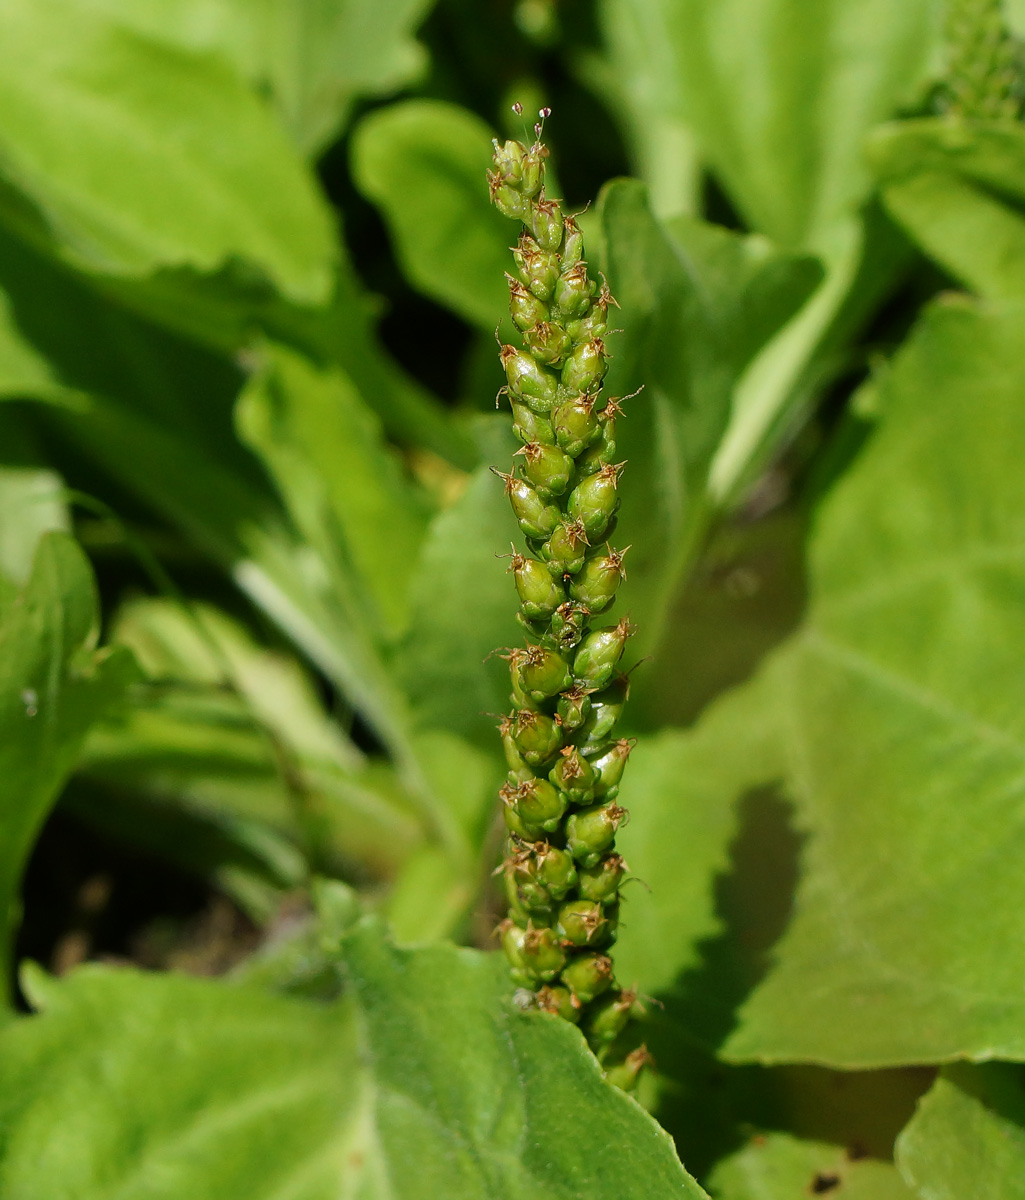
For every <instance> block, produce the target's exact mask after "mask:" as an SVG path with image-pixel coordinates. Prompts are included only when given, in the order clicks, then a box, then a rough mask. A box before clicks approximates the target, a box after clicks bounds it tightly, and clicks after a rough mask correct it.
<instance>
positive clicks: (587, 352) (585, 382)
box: [562, 337, 609, 392]
mask: <svg viewBox="0 0 1025 1200" xmlns="http://www.w3.org/2000/svg"><path fill="white" fill-rule="evenodd" d="M608 369H609V364H608V361H607V359H606V356H605V343H604V342H603V341H602V340H601V338H598V337H596V338H591V340H590V341H589V342H580V343H579V344H578V345H576V346H574V347H573V349H572V351H571V352H570V353H569V354H568V355H567V357H566V362H565V363H564V365H563V368H562V386H563V387H564V388H569V389H570V390H571V391H574V392H587V391H590V390H591V389H592V388H595V387H597V386H598V384H599V383H601V381H602V380H603V379H604V378H605V372H606V371H607V370H608Z"/></svg>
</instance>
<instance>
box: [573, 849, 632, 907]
mask: <svg viewBox="0 0 1025 1200" xmlns="http://www.w3.org/2000/svg"><path fill="white" fill-rule="evenodd" d="M625 874H626V863H625V862H624V861H623V857H622V855H620V854H607V855H606V856H605V857H604V858H603V859H602V860H601V862H599V863H596V864H595V865H594V866H593V867H581V868H580V870H579V872H578V877H579V887H580V894H581V896H583V897H584V898H585V899H587V900H597V901H599V902H601V903H603V904H604V903H606V902H607V901H612V900H615V898H616V896H617V895H618V894H619V885H620V883H621V882H622V879H623V876H624V875H625Z"/></svg>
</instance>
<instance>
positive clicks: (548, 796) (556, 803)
mask: <svg viewBox="0 0 1025 1200" xmlns="http://www.w3.org/2000/svg"><path fill="white" fill-rule="evenodd" d="M498 795H499V797H500V798H501V800H502V803H503V804H504V805H505V806H506V808H507V809H509V808H512V809H513V810H515V812H516V815H517V816H518V817H519V819H520V824H521V825H522V826H523V827H524V829H525V830H526V831H527V832H526V833H525V834H523V835H521V836H523V837H525V838H527V839H528V840H529V839H531V838H535V837H538V836H539V835H540V834H542V833H552V832H553V831H554V830H556V829H558V827H559V823H560V822H561V820H562V818H563V815H564V813H565V812H566V797H565V796H563V795H562V794H561V793H560V792H559V791H558V789H557V788H554V787H552V785H551V784H550V783H549V782H548V780H547V779H528V780H526V782H525V783H520V784H517V785H516V786H515V787H513V786H512V785H511V784H508V783H506V784H503V785H502V787H501V788H500V789H499V792H498ZM506 825H509V822H508V821H507V822H506ZM514 832H515V831H514Z"/></svg>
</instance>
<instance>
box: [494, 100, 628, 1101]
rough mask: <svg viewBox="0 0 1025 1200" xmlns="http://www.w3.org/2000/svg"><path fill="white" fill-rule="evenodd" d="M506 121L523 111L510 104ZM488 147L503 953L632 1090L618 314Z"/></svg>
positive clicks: (558, 213)
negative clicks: (504, 503)
mask: <svg viewBox="0 0 1025 1200" xmlns="http://www.w3.org/2000/svg"><path fill="white" fill-rule="evenodd" d="M514 111H517V112H521V111H522V109H521V108H520V106H519V105H515V106H514ZM548 115H549V110H548V109H542V110H541V112H540V114H539V116H540V117H541V122H540V123H539V124H537V125H535V126H534V134H535V140H534V143H533V145H530V146H525V145H523V144H522V143H520V142H516V141H507V142H505V143H504V144H500V143H499V142H498V141H496V142H495V143H494V145H495V154H494V160H493V161H494V169H493V170H491V171H489V172H488V187H489V189H490V193H491V200H492V203H494V205H495V206H496V208H498V210H499V211H500V212H502V213H503V214H504V215H505V216H507V217H511V218H513V219H515V220H518V221H519V222H520V223H521V225H522V231H521V234H520V237H519V240H518V242H517V244H516V247H515V249H514V250H513V260H514V266H515V271H514V272H513V273H509V274H507V275H506V279H507V281H508V284H509V309H510V314H511V316H512V321H513V324H514V326H515V327H516V329H517V330H518V332H519V335H520V338H521V340H522V342H523V345H522V346H502V347H501V350H500V353H499V358H500V360H501V363H502V367H503V369H504V371H505V377H506V381H507V384H506V387H505V388H503V389H502V394H504V395H505V396H507V398H508V401H509V403H510V405H511V407H512V412H513V422H514V423H513V428H514V430H515V432H516V435H517V437H518V438H519V440H520V441H521V442H522V443H523V445H522V448H521V449H520V450H519V451H518V452H517V455H516V457H515V459H514V465H513V468H512V471H511V472H510V473H509V474H506V473H504V472H501V471H496V474H498V475H499V476H500V478H501V479H502V480H503V481H504V483H505V492H506V495H507V496H508V497H509V502H510V505H511V507H512V510H513V515H514V516H515V518H516V522H517V524H518V525H519V528H520V532H521V533H522V534H523V536H524V541H525V543H526V547H525V552H524V553H521V552H520V551H519V550H517V549H515V548H514V550H513V554H512V561H511V566H510V571H511V573H512V575H513V578H514V581H515V585H516V594H517V596H518V597H519V601H520V611H519V614H518V616H519V620H520V623H521V625H522V626H523V627H524V629H525V630H526V633H527V638H526V646H525V647H524V648H519V647H517V648H514V649H512V650H509V651H507V652H506V655H505V656H506V657H507V659H508V661H509V667H510V673H511V676H512V696H511V700H512V705H513V711H512V713H511V714H509V715H507V716H505V717H503V719H502V723H501V726H500V733H501V736H502V741H503V747H504V749H505V752H506V759H507V761H508V764H509V768H510V770H509V777H508V779H507V781H506V783H505V784H504V785H503V787H502V789H501V793H500V799H501V801H502V806H503V811H504V816H505V823H506V827H507V830H508V839H507V842H506V846H505V860H504V862H503V864H502V866H501V867H500V868H499V871H498V873H499V874H500V875H502V876H503V877H504V881H505V890H506V895H507V897H508V901H509V914H508V916H507V918H506V919H505V920H504V921H503V922H502V925H501V927H500V933H501V938H502V944H503V947H504V949H505V952H506V955H507V957H508V959H509V966H510V971H511V973H512V976H513V979H514V981H515V982H516V983H517V984H518V985H520V986H521V987H526V988H529V989H531V990H532V991H533V992H534V996H535V1001H534V1003H535V1007H537V1008H539V1009H541V1010H543V1011H545V1012H549V1013H553V1014H556V1015H557V1016H559V1017H561V1018H562V1019H564V1020H568V1021H571V1022H573V1024H575V1025H578V1026H579V1027H580V1028H581V1030H582V1031H583V1032H584V1034H585V1036H586V1037H587V1038H588V1041H589V1043H590V1045H591V1048H592V1050H593V1051H594V1052H595V1054H596V1055H597V1056H598V1058H599V1060H600V1061H601V1062H602V1063H603V1065H604V1066H605V1070H606V1076H607V1078H608V1079H609V1080H610V1081H611V1082H613V1083H615V1084H617V1086H620V1087H623V1088H627V1089H629V1088H632V1087H633V1086H634V1084H635V1083H636V1082H637V1078H638V1076H639V1074H640V1072H641V1068H642V1067H643V1066H644V1064H645V1063H646V1062H647V1061H648V1060H647V1055H646V1052H644V1053H638V1052H636V1051H634V1052H633V1053H632V1054H629V1055H626V1056H625V1057H624V1054H623V1052H622V1051H621V1050H617V1045H618V1041H617V1039H618V1038H619V1035H620V1034H621V1033H622V1030H623V1029H624V1027H625V1026H626V1024H627V1022H628V1021H629V1019H630V1016H631V1013H632V1012H633V1011H634V1008H635V993H634V992H633V991H632V990H630V989H627V988H624V987H622V986H621V985H620V984H619V983H617V982H616V979H615V974H614V966H613V963H612V959H611V957H610V951H611V948H612V946H613V943H614V942H615V940H616V930H617V926H618V920H619V908H620V884H621V883H622V881H623V878H624V875H625V872H626V867H625V864H624V862H623V859H622V857H621V856H620V855H619V854H617V853H616V849H615V838H616V832H617V830H618V829H619V828H620V827H621V826H622V825H623V823H624V822H625V820H626V819H627V815H628V814H627V811H626V809H625V808H623V807H622V806H621V805H620V804H619V803H618V797H619V792H620V780H621V777H622V774H623V768H624V767H625V765H626V760H627V758H628V756H629V752H630V749H631V747H632V745H633V743H632V742H630V741H628V740H627V739H625V738H622V737H619V736H617V734H616V732H615V728H614V727H615V724H616V722H617V720H618V718H619V715H620V713H621V712H622V709H623V703H624V701H625V700H626V696H627V693H628V691H629V686H628V684H627V680H626V676H625V675H624V674H623V673H622V672H621V671H620V666H619V664H620V660H621V658H622V655H623V651H624V647H625V645H626V641H627V638H628V637H629V636H630V635H631V634H632V633H633V626H632V625H631V624H630V622H629V621H628V620H627V619H626V618H625V617H623V618H622V619H620V620H619V621H617V622H615V623H614V624H601V625H598V626H597V627H595V626H593V625H592V618H593V617H595V616H598V614H601V615H602V618H604V614H605V613H606V612H607V611H608V610H609V609H610V608H611V607H612V605H613V603H614V602H615V599H616V594H617V592H618V590H619V585H620V583H621V582H622V581H623V580H624V579H625V578H626V571H625V570H624V569H623V556H624V554H625V553H626V549H629V547H627V548H625V549H622V550H617V549H615V548H614V547H613V545H612V543H611V541H610V540H609V539H610V538H611V535H612V533H613V531H614V529H615V525H616V510H617V509H618V507H619V488H620V476H621V475H622V472H623V467H624V465H625V464H623V463H621V462H618V463H617V462H615V461H613V455H614V453H615V421H616V417H617V416H619V415H621V413H622V409H621V407H620V402H619V401H618V400H616V399H609V398H608V397H607V396H605V395H603V392H602V388H603V380H604V378H605V372H606V369H607V366H608V351H607V350H606V347H605V340H604V338H605V335H606V326H607V316H608V309H609V305H610V304H615V301H614V300H613V298H612V296H611V294H610V292H609V289H608V287H607V285H606V284H605V283H604V281H602V282H601V283H600V284H599V283H598V282H596V281H595V280H594V279H593V278H592V277H591V274H590V272H589V270H588V266H587V261H586V259H585V258H584V257H583V255H584V247H583V241H582V237H581V233H580V229H579V227H578V225H577V223H576V221H575V220H574V219H573V218H572V217H571V216H567V215H566V214H564V213H563V211H562V207H561V205H560V203H559V201H558V200H553V199H549V197H548V196H547V195H546V193H545V161H546V159H547V158H548V149H547V147H546V146H545V145H544V144H543V143H542V141H541V132H542V125H543V122H544V119H545V117H547V116H548Z"/></svg>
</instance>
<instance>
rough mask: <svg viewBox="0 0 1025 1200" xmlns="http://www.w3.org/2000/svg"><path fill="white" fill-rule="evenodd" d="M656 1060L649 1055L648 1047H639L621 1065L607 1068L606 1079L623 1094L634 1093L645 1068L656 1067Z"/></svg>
mask: <svg viewBox="0 0 1025 1200" xmlns="http://www.w3.org/2000/svg"><path fill="white" fill-rule="evenodd" d="M654 1063H655V1060H654V1059H653V1058H652V1056H651V1055H650V1054H649V1053H648V1048H647V1046H638V1048H637V1049H636V1050H633V1051H631V1052H630V1053H629V1054H628V1055H627V1056H626V1058H625V1059H624V1060H623V1061H622V1062H621V1063H616V1064H615V1065H614V1066H611V1067H606V1069H605V1079H606V1081H607V1082H608V1083H611V1084H612V1086H613V1087H617V1088H619V1089H620V1091H623V1092H632V1091H633V1090H634V1088H635V1087H636V1086H637V1081H638V1079H640V1077H641V1075H642V1073H643V1072H644V1068H645V1067H648V1066H654Z"/></svg>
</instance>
